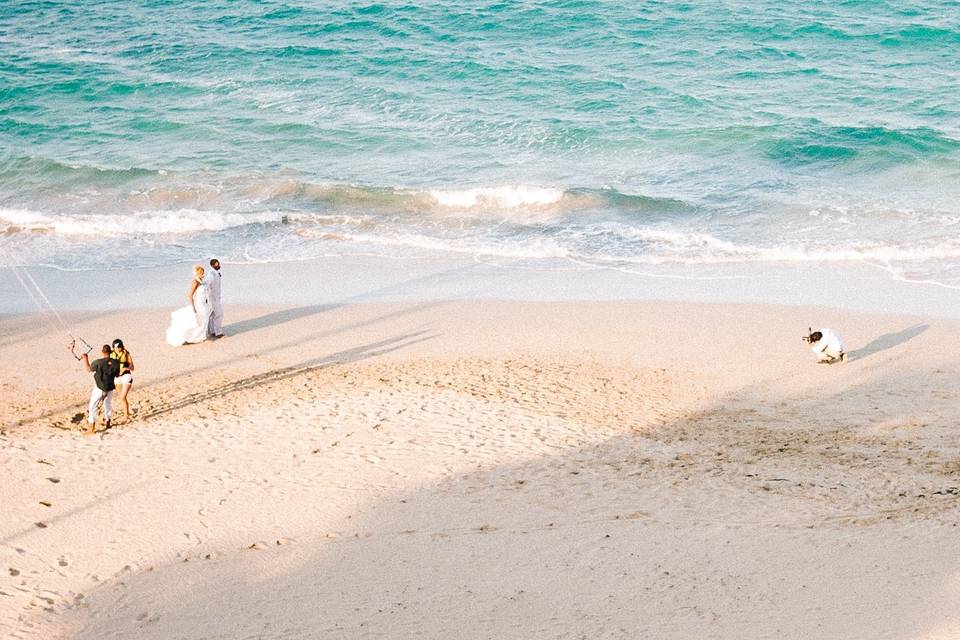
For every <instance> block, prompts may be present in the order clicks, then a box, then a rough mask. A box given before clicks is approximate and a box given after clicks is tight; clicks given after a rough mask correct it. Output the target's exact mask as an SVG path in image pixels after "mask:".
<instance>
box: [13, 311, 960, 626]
mask: <svg viewBox="0 0 960 640" xmlns="http://www.w3.org/2000/svg"><path fill="white" fill-rule="evenodd" d="M68 315H69V317H67V318H66V319H67V320H68V321H69V322H71V323H75V324H76V327H77V329H78V331H80V332H82V334H83V335H84V337H86V338H87V340H88V341H91V343H93V344H96V343H97V342H98V341H99V340H100V339H101V337H102V339H103V340H109V339H112V338H114V337H123V338H124V341H125V343H126V344H127V346H128V348H130V350H131V352H132V353H133V355H134V358H135V361H136V364H137V368H138V370H137V372H135V378H136V382H135V386H134V389H133V392H132V394H131V404H132V405H133V406H134V407H136V408H137V409H138V410H139V412H140V413H139V415H138V419H137V420H136V421H135V422H133V423H132V424H129V425H120V424H117V425H115V426H114V428H113V429H111V430H110V431H108V432H105V433H104V432H100V433H99V434H98V435H96V436H93V437H88V436H84V435H82V434H80V432H79V431H78V430H77V428H76V427H75V426H74V425H71V424H69V419H70V417H71V416H72V415H73V414H74V413H76V411H77V407H81V406H82V405H83V403H84V401H85V400H86V397H87V395H88V393H89V385H90V381H89V377H90V374H85V373H83V372H81V371H79V370H78V368H77V367H76V365H75V364H74V363H73V361H72V360H70V359H69V358H68V357H67V356H66V351H65V348H64V345H61V344H59V342H58V337H57V336H55V335H52V334H50V333H49V332H48V331H47V330H46V329H45V328H44V326H43V325H42V324H38V322H37V321H38V319H39V318H38V317H37V316H36V315H27V316H12V315H3V316H0V329H2V334H0V377H2V385H3V386H2V392H3V395H4V397H5V398H10V399H11V401H8V402H10V404H8V403H7V402H5V403H4V406H3V407H2V410H3V424H4V425H6V426H5V427H4V428H3V429H2V430H0V464H2V466H3V468H4V469H5V470H6V471H7V474H8V479H9V481H8V483H7V491H6V493H5V498H6V501H8V504H9V508H8V509H6V510H5V513H6V517H5V518H4V520H3V522H2V523H0V539H2V540H3V545H2V546H0V564H2V565H3V567H5V569H4V571H5V573H4V574H2V575H0V592H2V594H0V624H2V625H4V626H7V627H9V628H11V629H14V632H13V633H14V635H13V637H30V636H31V635H33V636H36V634H37V633H38V632H42V633H43V634H44V635H45V637H49V638H51V639H55V638H63V639H64V640H66V639H67V638H70V639H71V640H85V639H87V638H89V639H91V640H92V639H94V638H102V637H108V636H116V637H130V636H133V635H136V636H137V637H140V638H144V639H151V638H156V639H157V640H160V639H161V638H168V637H173V636H177V637H185V638H203V637H209V636H211V635H216V634H221V635H229V636H231V637H240V636H244V635H251V634H254V635H255V634H266V635H273V636H281V637H282V636H285V635H286V636H290V637H314V636H317V635H323V636H324V637H343V638H350V637H362V636H364V635H370V636H378V635H379V636H382V635H389V634H390V633H391V630H394V631H395V630H396V629H405V630H409V631H413V630H418V631H420V632H421V633H423V634H424V635H425V636H427V637H437V638H439V637H450V636H451V635H458V636H459V637H465V638H481V637H489V636H491V635H497V636H498V637H509V638H525V637H533V636H538V637H564V636H565V635H566V634H569V633H571V631H575V632H578V633H582V634H585V635H589V636H591V637H632V636H633V635H636V634H637V633H640V634H644V633H645V634H647V635H651V636H656V637H676V638H684V637H779V638H797V639H799V638H804V639H807V638H823V639H824V640H826V639H827V638H836V637H874V636H877V635H884V636H885V637H891V638H904V639H905V640H906V639H907V638H917V637H923V638H949V637H953V636H955V635H956V634H957V633H958V632H960V616H957V615H956V614H955V613H954V608H953V607H951V606H950V604H951V603H953V602H956V599H957V598H958V597H960V588H958V583H957V582H956V571H955V567H956V566H960V553H958V552H956V551H955V550H954V548H955V545H953V544H952V540H953V539H954V538H955V537H956V531H957V528H956V527H957V526H958V525H960V494H958V493H957V491H960V489H957V487H958V486H960V439H958V437H957V435H956V433H955V425H956V423H957V421H958V419H960V402H957V400H958V396H957V391H956V388H955V385H954V384H953V380H956V379H957V377H958V376H960V362H958V361H957V359H956V357H955V356H954V355H953V354H955V353H957V352H958V351H960V337H958V336H960V331H958V329H960V321H957V320H951V319H943V318H929V317H911V316H899V315H873V314H865V313H860V312H853V311H843V310H826V309H823V308H813V307H800V308H798V307H793V306H778V305H753V304H729V303H726V304H709V303H689V302H669V301H656V302H652V301H608V302H530V301H526V302H517V301H489V300H472V301H471V300H466V301H465V300H445V301H431V300H426V301H415V302H377V303H352V304H342V305H307V306H299V307H290V306H249V307H247V306H239V305H229V304H228V305H227V306H226V327H225V328H226V331H227V333H228V337H227V338H225V339H222V340H218V341H213V342H208V343H202V344H199V345H192V346H186V347H178V348H173V347H169V346H167V345H166V344H165V343H164V342H163V329H164V328H165V323H166V320H167V317H168V311H167V310H165V309H128V310H125V311H122V312H111V313H108V314H100V315H96V316H92V315H88V314H85V313H77V312H70V313H69V314H68ZM811 323H813V324H814V325H823V324H825V325H827V326H830V327H832V328H834V329H836V330H837V331H839V332H840V334H841V335H842V336H843V338H844V340H845V341H846V343H847V348H848V351H847V353H848V356H849V360H848V362H846V363H844V364H841V365H830V366H827V365H816V364H814V362H813V360H814V358H813V354H811V353H810V352H809V350H808V348H807V347H806V345H803V343H801V341H800V336H801V335H802V334H803V332H804V331H805V329H806V327H807V325H808V324H811ZM93 336H98V338H96V339H95V338H94V337H93ZM24 361H29V362H30V366H29V367H20V366H18V363H22V362H24ZM11 420H12V421H14V422H15V421H17V420H22V421H23V424H20V425H19V426H11ZM56 422H61V423H64V424H61V425H60V427H61V428H50V427H51V425H52V424H53V423H56ZM64 429H71V430H64ZM51 478H52V479H51ZM54 480H55V481H56V482H54ZM48 505H49V506H48ZM41 525H42V526H41ZM14 572H15V573H16V575H14ZM773 593H776V594H777V595H776V597H772V596H771V594H773Z"/></svg>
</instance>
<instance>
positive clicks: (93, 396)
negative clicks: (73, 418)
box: [87, 385, 113, 424]
mask: <svg viewBox="0 0 960 640" xmlns="http://www.w3.org/2000/svg"><path fill="white" fill-rule="evenodd" d="M100 398H103V417H104V419H106V420H109V419H110V415H111V413H113V411H112V409H113V407H112V406H111V402H110V401H111V398H113V391H101V390H100V389H99V388H98V387H97V386H96V385H94V387H93V391H91V392H90V404H89V405H87V422H89V423H90V424H96V422H97V405H98V404H99V403H100Z"/></svg>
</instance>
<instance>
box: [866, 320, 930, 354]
mask: <svg viewBox="0 0 960 640" xmlns="http://www.w3.org/2000/svg"><path fill="white" fill-rule="evenodd" d="M929 328H930V325H926V324H917V325H914V326H912V327H909V328H907V329H903V330H901V331H897V332H895V333H885V334H883V335H882V336H880V337H879V338H874V339H873V340H872V341H871V342H870V344H868V345H866V346H864V347H860V348H859V349H857V350H856V351H850V352H849V353H847V356H848V357H849V358H850V359H851V360H862V359H863V358H866V357H868V356H872V355H874V354H876V353H880V352H881V351H886V350H887V349H892V348H893V347H896V346H899V345H901V344H903V343H904V342H908V341H910V340H912V339H913V338H916V337H917V336H918V335H920V334H921V333H923V332H924V331H926V330H927V329H929Z"/></svg>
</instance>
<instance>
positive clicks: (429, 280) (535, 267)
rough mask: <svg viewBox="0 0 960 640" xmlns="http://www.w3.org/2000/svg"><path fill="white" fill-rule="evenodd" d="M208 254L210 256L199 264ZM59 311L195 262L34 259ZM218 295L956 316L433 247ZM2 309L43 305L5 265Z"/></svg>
mask: <svg viewBox="0 0 960 640" xmlns="http://www.w3.org/2000/svg"><path fill="white" fill-rule="evenodd" d="M201 262H205V261H201ZM29 273H30V274H31V275H32V277H33V278H35V280H36V281H37V283H38V284H39V286H40V287H41V288H42V290H43V291H44V292H45V295H47V296H48V297H49V299H50V301H51V303H52V304H53V305H54V307H55V308H57V309H60V310H98V311H99V310H103V309H112V310H124V309H130V308H151V307H154V308H156V307H169V308H170V309H171V310H173V309H174V308H176V307H177V306H180V305H182V304H184V300H185V291H186V286H187V283H189V280H190V264H188V263H184V264H174V265H164V266H157V267H143V268H137V269H117V270H100V271H62V270H58V269H54V268H50V267H42V268H30V269H29ZM222 273H223V274H224V303H225V304H235V305H245V306H249V305H288V306H289V305H294V306H304V305H321V304H345V303H356V302H410V301H424V300H513V301H538V302H562V301H628V300H644V301H657V300H662V301H673V302H702V303H745V304H777V305H791V306H801V307H803V306H816V307H821V308H826V309H829V308H836V309H846V310H850V311H860V312H867V313H879V314H890V313H893V314H906V315H920V316H932V317H943V318H960V288H952V287H948V286H944V285H939V284H935V283H928V282H911V281H904V280H897V279H894V278H893V277H892V276H891V275H890V274H889V273H888V272H887V271H885V270H884V269H883V268H881V267H878V266H876V265H870V264H867V263H844V264H819V263H794V264H789V263H780V264H777V263H744V264H717V265H686V266H683V265H665V266H651V267H648V268H643V269H642V270H638V271H631V270H619V269H617V268H612V267H610V268H596V267H586V266H584V265H578V264H576V263H572V262H569V261H566V260H555V261H532V262H531V261H525V260H483V259H480V258H479V257H471V256H451V255H447V254H439V253H431V254H425V255H411V256H407V257H385V256H381V255H365V254H357V255H331V256H327V257H324V258H316V259H310V260H304V261H299V262H277V263H262V264H230V263H224V268H223V272H222ZM0 299H2V300H4V304H3V308H0V313H28V312H35V311H38V309H37V307H36V306H35V305H34V303H33V302H32V301H31V299H30V297H29V295H28V294H27V292H26V291H24V290H23V288H22V287H21V285H20V284H19V283H18V282H17V280H16V278H15V276H14V274H13V272H12V270H11V269H0Z"/></svg>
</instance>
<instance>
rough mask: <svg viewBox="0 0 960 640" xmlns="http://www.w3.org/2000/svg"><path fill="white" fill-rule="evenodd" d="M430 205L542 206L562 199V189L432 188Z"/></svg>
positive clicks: (528, 187)
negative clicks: (433, 203) (434, 203)
mask: <svg viewBox="0 0 960 640" xmlns="http://www.w3.org/2000/svg"><path fill="white" fill-rule="evenodd" d="M428 193H429V195H430V197H431V198H432V199H433V201H434V202H436V203H437V204H439V205H440V206H442V207H451V208H462V209H470V208H474V207H498V208H506V209H514V208H519V207H545V206H550V205H554V204H557V203H558V202H560V201H561V200H562V199H563V196H564V191H563V189H554V188H548V187H534V186H527V185H506V186H501V187H479V188H475V189H433V190H431V191H429V192H428Z"/></svg>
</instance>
